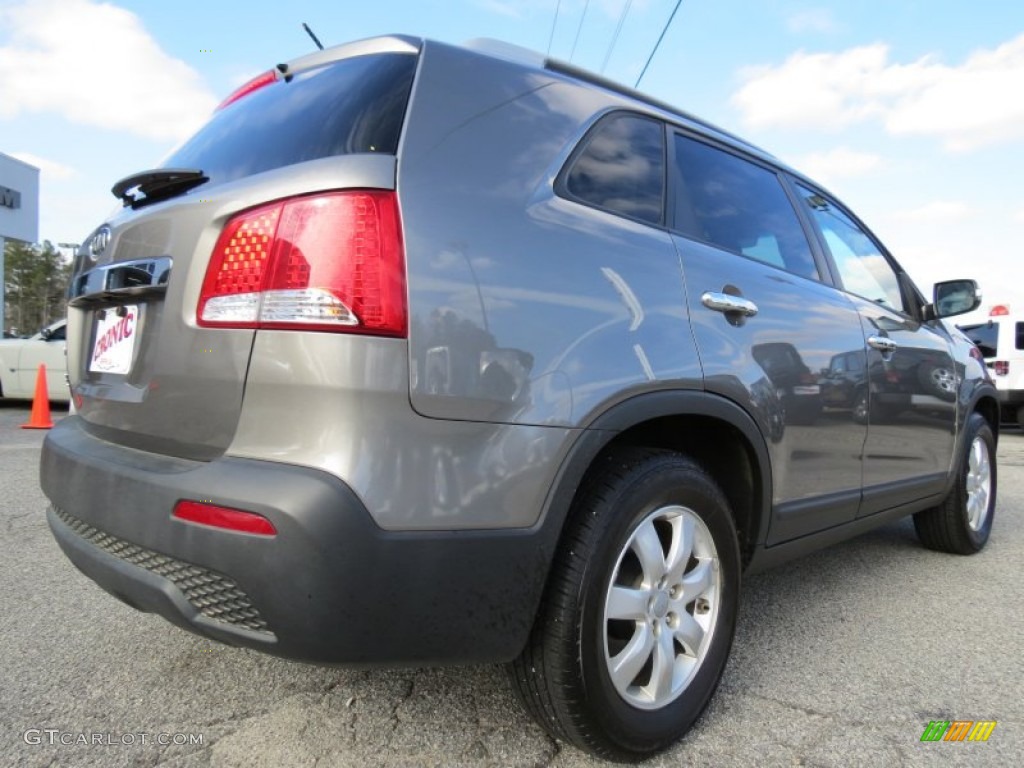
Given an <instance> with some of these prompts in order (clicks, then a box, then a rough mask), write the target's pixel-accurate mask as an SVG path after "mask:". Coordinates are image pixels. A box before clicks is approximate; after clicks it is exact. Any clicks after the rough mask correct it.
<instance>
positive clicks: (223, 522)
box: [173, 501, 277, 536]
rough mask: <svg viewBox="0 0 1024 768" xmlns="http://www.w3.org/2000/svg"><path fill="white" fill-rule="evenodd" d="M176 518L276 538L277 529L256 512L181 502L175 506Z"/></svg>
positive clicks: (195, 502) (193, 502) (198, 502)
mask: <svg viewBox="0 0 1024 768" xmlns="http://www.w3.org/2000/svg"><path fill="white" fill-rule="evenodd" d="M173 514H174V517H176V518H178V519H179V520H187V521H188V522H190V523H198V524H199V525H208V526H210V527H212V528H224V529H226V530H229V531H241V532H242V533H255V534H257V535H259V536H276V535H277V529H276V528H275V527H274V524H273V523H271V522H270V521H269V520H267V518H265V517H263V515H257V514H256V513H255V512H243V511H242V510H240V509H229V508H228V507H218V506H217V505H216V504H205V503H203V502H200V501H179V502H178V503H177V504H175V505H174V513H173Z"/></svg>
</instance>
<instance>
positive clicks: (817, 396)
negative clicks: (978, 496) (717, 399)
mask: <svg viewBox="0 0 1024 768" xmlns="http://www.w3.org/2000/svg"><path fill="white" fill-rule="evenodd" d="M675 240H676V247H677V248H678V250H679V253H680V256H681V258H682V261H683V269H684V272H685V274H686V281H687V286H688V289H689V292H690V293H689V297H688V303H689V308H690V317H691V319H692V324H693V331H694V337H695V339H696V342H697V349H698V352H699V354H700V358H701V363H702V365H703V368H704V376H705V385H706V387H707V389H708V391H711V392H715V393H716V394H720V395H723V396H725V397H728V398H729V399H731V400H733V401H735V402H737V403H739V404H740V405H741V406H743V407H744V408H745V409H746V410H748V411H749V412H750V413H751V414H752V415H753V416H754V418H755V420H756V421H757V422H758V424H759V426H760V427H761V430H762V432H763V433H764V434H765V437H766V440H767V442H768V449H769V453H770V455H771V460H772V488H773V492H772V502H773V506H774V507H776V508H780V507H782V508H787V504H789V503H790V502H801V501H806V500H810V499H814V498H816V497H819V496H833V495H836V496H835V497H834V498H833V501H835V499H836V498H839V497H842V498H843V499H844V500H845V502H848V503H845V502H844V503H830V504H828V505H824V506H820V507H818V506H815V505H813V504H793V505H790V507H789V508H790V509H792V510H793V512H794V514H786V515H776V516H775V518H774V519H773V520H772V524H771V530H770V531H769V534H768V543H769V544H774V543H778V542H780V541H785V540H787V539H790V538H794V537H796V536H801V535H806V534H808V533H811V532H813V531H816V530H821V529H824V528H828V527H831V526H833V525H837V524H839V523H843V522H846V521H848V520H851V519H853V517H854V515H855V514H856V510H857V502H858V501H859V497H860V488H861V451H862V449H863V447H864V440H865V436H866V432H867V427H866V425H865V424H863V423H859V422H858V421H857V420H856V419H855V418H854V413H853V409H852V405H853V404H852V402H849V403H846V404H842V403H841V404H839V405H838V406H837V405H830V406H828V407H825V404H824V402H823V399H822V387H821V381H822V378H823V376H824V374H825V372H827V371H828V370H829V368H830V366H831V364H832V360H833V358H835V357H837V356H840V355H845V357H846V358H847V359H848V360H849V361H852V364H851V367H852V368H853V370H851V371H849V372H848V373H847V374H846V375H847V376H848V377H849V378H850V379H851V380H855V379H857V378H859V379H860V380H861V381H863V379H864V375H865V374H864V371H863V369H862V368H861V369H858V368H857V360H858V359H859V360H860V361H863V360H864V355H863V349H864V336H863V334H862V333H861V329H860V323H859V321H858V318H857V312H856V310H855V309H854V308H853V305H852V304H851V303H850V302H849V301H848V300H847V298H846V297H845V296H844V295H843V294H842V293H840V292H839V291H836V290H835V289H833V288H830V287H828V286H825V285H822V284H820V283H818V282H815V281H813V280H807V279H804V278H800V277H797V276H795V275H789V274H787V273H785V272H783V271H781V270H779V269H776V268H774V267H771V266H768V265H765V264H761V263H758V262H756V261H754V260H751V259H747V258H744V257H742V256H737V255H736V254H732V253H729V252H727V251H723V250H720V249H717V248H713V247H710V246H707V245H704V244H702V243H696V242H693V241H692V240H688V239H687V238H683V237H676V238H675ZM705 291H715V292H722V291H724V292H732V293H734V294H736V295H739V296H742V298H744V299H747V300H749V301H751V302H753V303H754V304H755V305H756V306H757V314H756V315H754V316H753V317H748V318H746V319H745V320H744V321H742V322H740V321H739V319H738V318H734V317H730V316H729V315H727V314H725V313H723V312H720V311H716V310H713V309H710V308H708V307H707V306H705V305H704V304H703V303H702V302H701V295H702V294H703V293H704V292H705ZM858 353H860V355H859V358H858ZM851 386H853V384H851ZM844 492H845V493H844Z"/></svg>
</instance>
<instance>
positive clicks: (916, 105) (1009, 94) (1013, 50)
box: [732, 35, 1024, 151]
mask: <svg viewBox="0 0 1024 768" xmlns="http://www.w3.org/2000/svg"><path fill="white" fill-rule="evenodd" d="M740 76H741V78H742V79H743V81H744V82H743V85H742V86H741V87H740V89H739V90H738V91H737V92H736V93H735V94H734V96H733V99H732V103H733V105H734V106H736V107H737V108H738V109H739V110H740V111H741V112H742V114H743V118H744V120H745V121H746V122H747V123H748V124H750V125H751V126H754V127H760V128H767V127H802V128H816V129H838V128H842V127H845V126H848V125H851V124H853V123H857V122H862V121H867V120H877V121H879V122H880V123H881V124H882V125H883V126H884V128H885V129H886V130H887V131H888V132H889V133H890V134H894V135H906V136H934V137H936V138H939V139H941V140H942V141H943V142H944V145H945V147H946V148H947V149H949V150H952V151H965V150H971V149H975V148H977V147H980V146H983V145H986V144H992V143H997V142H1001V141H1007V140H1013V139H1021V138H1024V99H1021V98H1018V97H1017V96H1016V94H1017V93H1018V92H1019V91H1020V88H1021V83H1024V35H1020V36H1018V37H1016V38H1014V39H1013V40H1010V41H1009V42H1007V43H1004V44H1003V45H1000V46H998V47H997V48H994V49H990V50H980V51H977V52H975V53H973V54H972V55H971V56H970V57H968V58H967V60H966V61H964V62H963V63H962V64H960V65H959V66H948V65H946V64H942V63H941V62H939V61H938V60H937V59H935V58H934V57H931V56H925V57H922V58H920V59H917V60H916V61H912V62H910V63H909V64H901V63H897V62H891V61H890V60H889V48H888V46H886V45H884V44H881V43H876V44H874V45H867V46H861V47H857V48H850V49H848V50H845V51H841V52H839V53H814V54H812V53H805V52H803V51H800V52H797V53H795V54H793V55H792V56H790V57H789V58H788V59H786V61H785V62H783V63H782V64H781V65H779V66H777V67H772V66H762V67H755V68H748V69H745V70H743V71H741V73H740Z"/></svg>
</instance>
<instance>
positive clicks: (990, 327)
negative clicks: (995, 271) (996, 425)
mask: <svg viewBox="0 0 1024 768" xmlns="http://www.w3.org/2000/svg"><path fill="white" fill-rule="evenodd" d="M962 330H963V332H964V333H966V334H967V335H968V336H969V337H970V339H971V341H973V342H974V343H975V344H976V345H977V347H978V349H980V350H981V354H982V355H983V356H984V357H985V365H987V366H988V368H989V371H990V372H991V374H992V380H993V381H994V382H995V383H996V388H997V389H998V390H999V405H1000V410H1001V411H1002V417H1003V421H1004V422H1008V423H1010V424H1012V423H1015V422H1016V423H1017V424H1019V425H1020V426H1021V427H1024V314H1021V313H1020V312H1011V311H1010V308H1009V307H1008V306H1007V305H1005V304H997V305H996V306H994V307H992V310H991V311H990V312H989V317H988V322H986V323H979V324H977V325H965V326H963V327H962Z"/></svg>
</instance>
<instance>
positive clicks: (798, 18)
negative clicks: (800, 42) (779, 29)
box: [786, 8, 839, 34]
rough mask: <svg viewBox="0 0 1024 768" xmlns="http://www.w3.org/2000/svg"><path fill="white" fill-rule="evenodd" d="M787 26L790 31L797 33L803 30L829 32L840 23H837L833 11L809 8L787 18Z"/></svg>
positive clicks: (834, 29) (833, 30) (835, 28)
mask: <svg viewBox="0 0 1024 768" xmlns="http://www.w3.org/2000/svg"><path fill="white" fill-rule="evenodd" d="M786 27H788V28H789V31H790V32H795V33H797V34H800V33H803V32H819V33H824V34H829V33H831V32H835V31H836V30H837V29H838V28H839V25H838V24H836V20H835V18H834V17H833V16H832V12H831V11H829V10H827V9H825V8H808V9H807V10H804V11H798V12H796V13H794V14H793V15H791V16H790V17H789V18H788V19H786Z"/></svg>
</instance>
